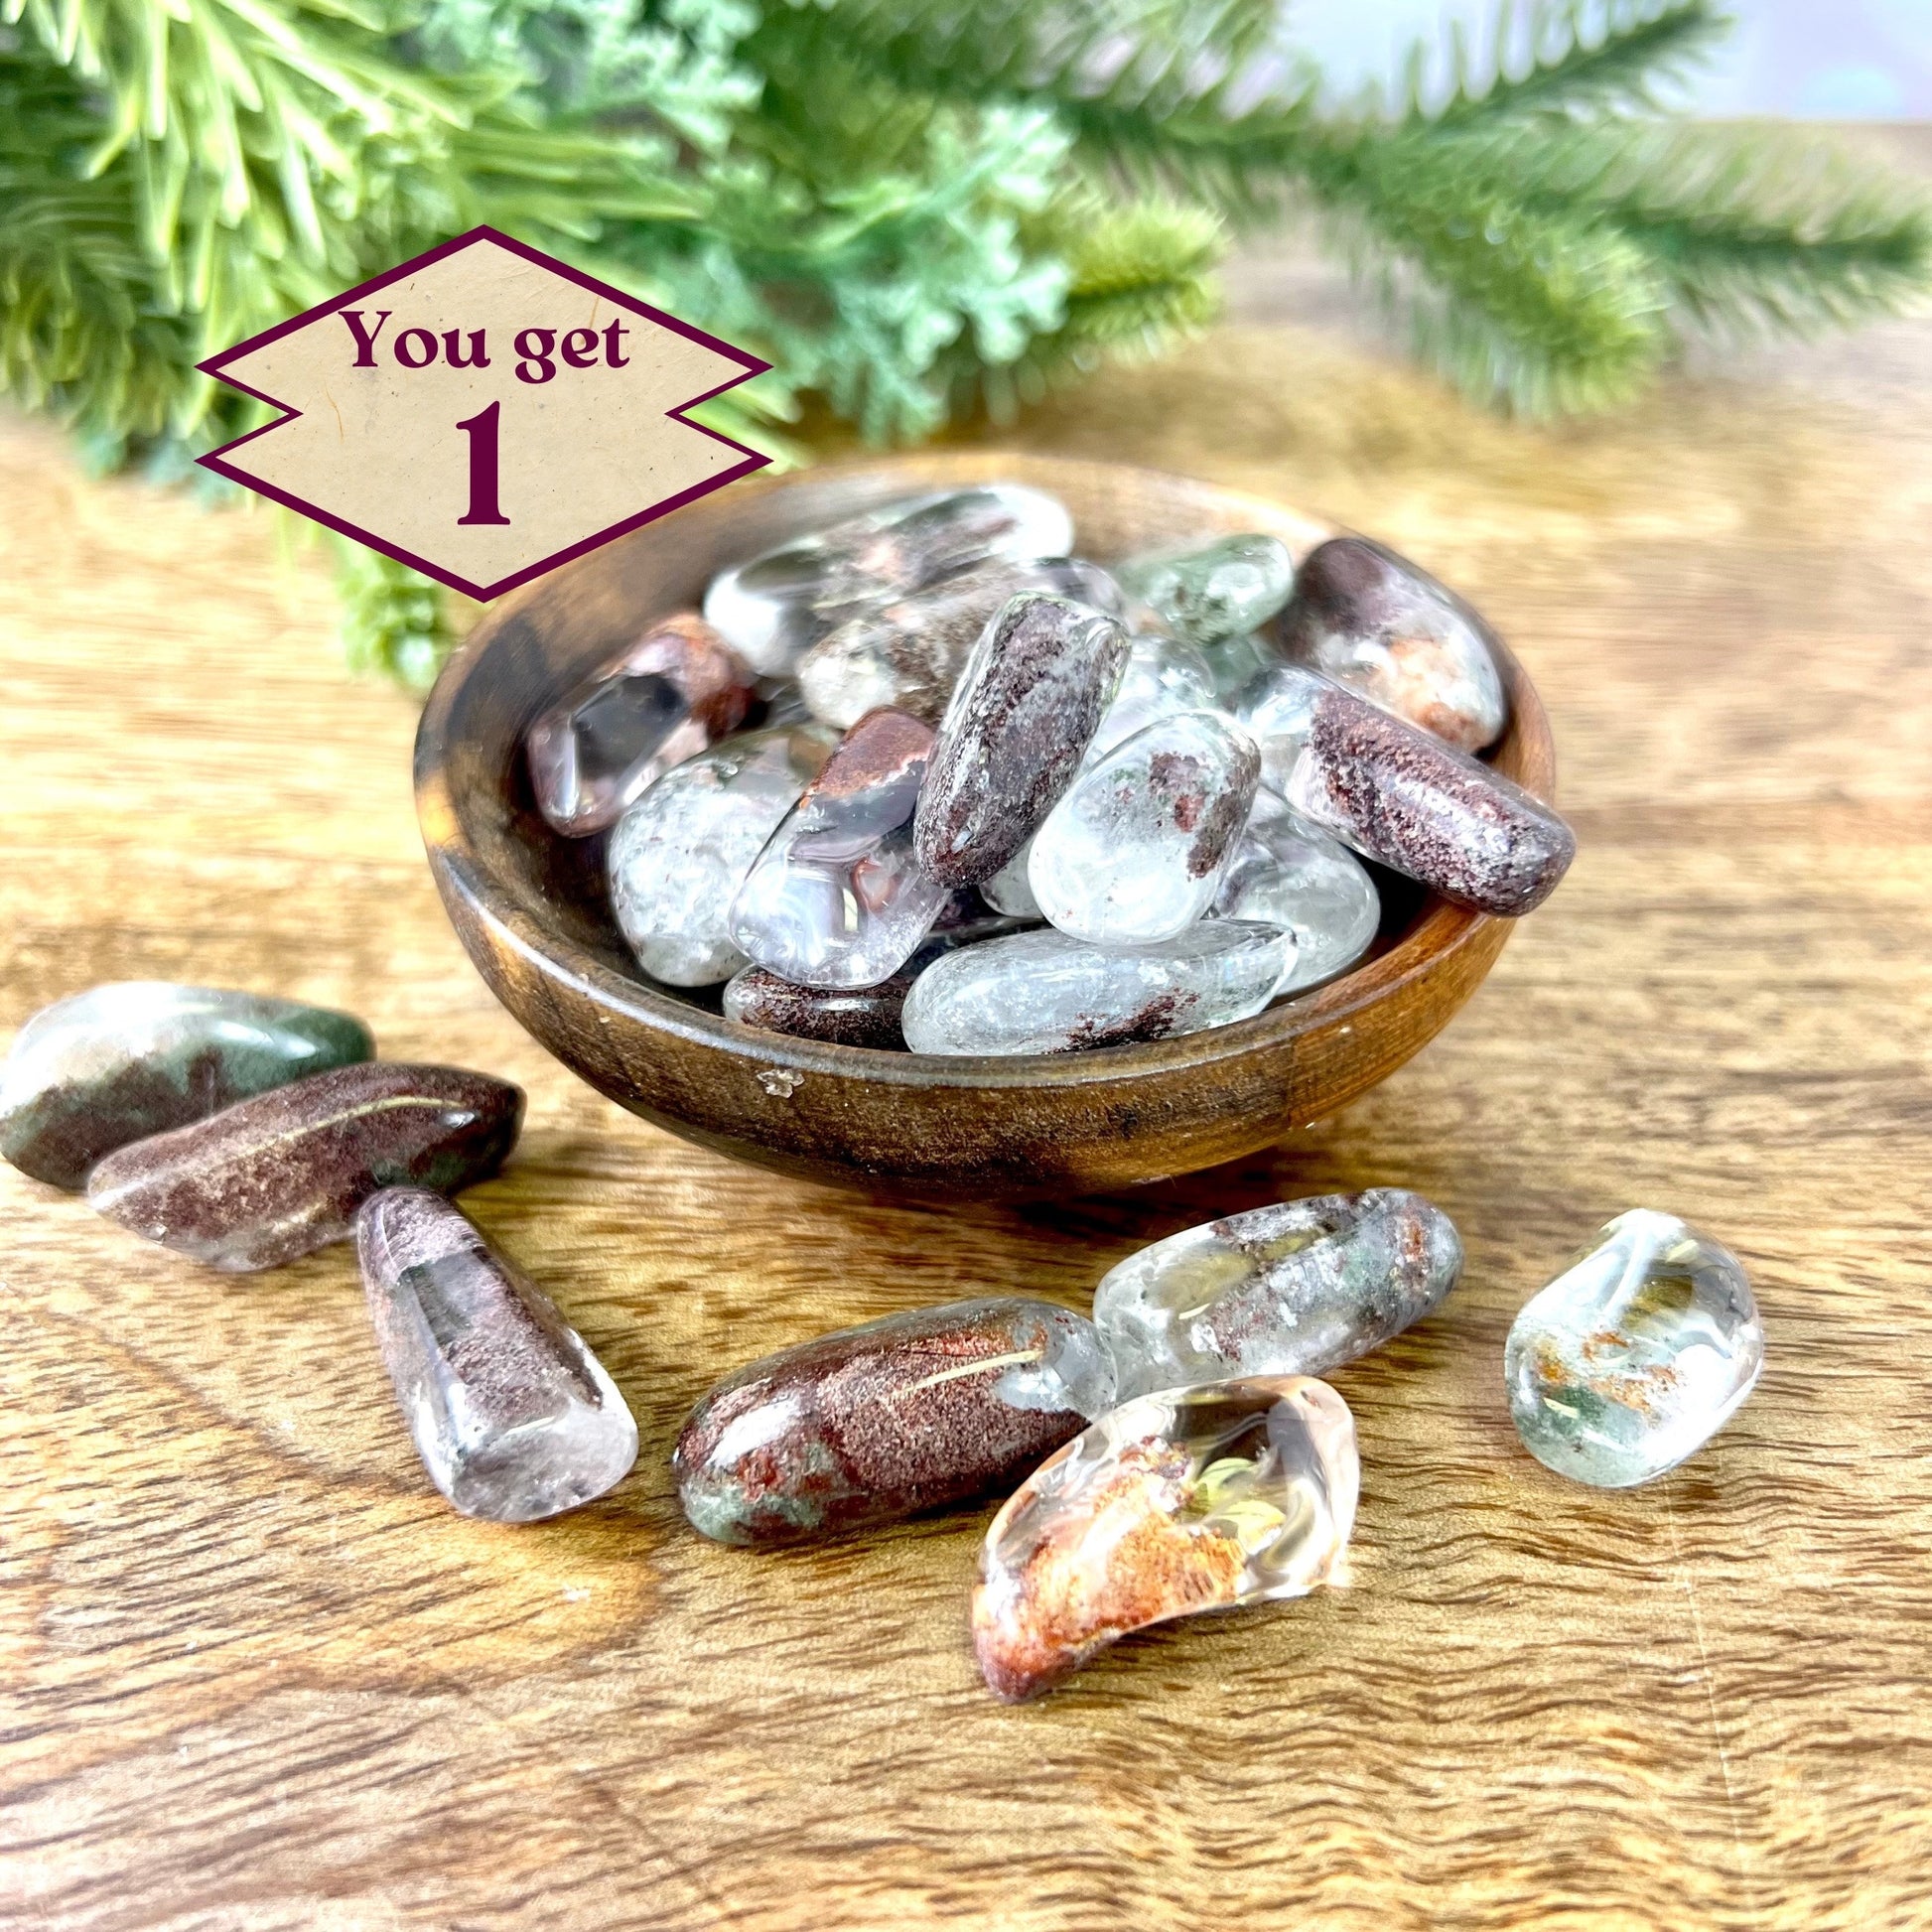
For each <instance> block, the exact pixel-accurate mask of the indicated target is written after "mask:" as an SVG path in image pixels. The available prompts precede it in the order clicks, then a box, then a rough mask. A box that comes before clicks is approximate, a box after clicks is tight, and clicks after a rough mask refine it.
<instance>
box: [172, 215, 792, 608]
mask: <svg viewBox="0 0 1932 1932" xmlns="http://www.w3.org/2000/svg"><path fill="white" fill-rule="evenodd" d="M201 366H202V368H203V369H204V370H205V371H206V372H207V374H209V375H211V376H214V377H216V378H217V379H218V380H220V381H222V382H226V383H228V384H230V385H231V386H232V387H235V388H238V389H242V390H245V391H246V392H247V393H248V394H250V395H252V396H255V397H256V398H258V399H259V400H261V401H263V402H266V403H270V404H272V405H274V406H275V407H277V408H279V409H282V410H285V411H287V412H288V413H287V414H286V415H284V416H282V417H281V418H280V419H279V420H277V421H276V422H273V423H270V424H268V425H267V426H266V427H265V428H263V429H258V430H255V431H254V432H252V433H251V434H250V435H248V436H244V437H241V438H240V439H238V440H237V441H235V442H233V443H230V444H228V445H227V446H226V447H225V448H223V449H220V450H216V451H214V452H213V453H212V454H211V455H209V456H205V457H203V458H202V459H201V460H202V462H203V464H204V465H206V467H207V468H208V469H210V470H212V471H214V472H215V473H216V474H217V475H220V476H224V477H227V478H229V479H230V480H232V481H233V482H235V483H240V484H242V485H243V486H244V487H246V488H248V489H252V490H255V491H256V492H257V493H259V494H261V495H264V496H268V497H271V498H272V499H273V500H275V501H276V502H279V503H283V504H286V505H287V506H288V507H289V508H291V509H296V510H300V511H301V512H302V513H303V514H304V515H306V516H311V517H314V518H315V519H316V520H317V521H318V522H321V523H326V524H328V525H329V526H330V527H331V528H332V529H336V530H340V531H342V532H343V533H344V534H345V536H350V537H354V538H356V539H357V540H359V541H360V542H362V543H365V544H367V545H369V546H370V547H371V548H372V549H376V550H380V551H383V552H384V553H386V554H387V555H389V556H391V557H395V558H397V559H399V560H400V561H401V562H403V563H407V564H413V565H414V566H415V567H416V568H417V569H418V570H421V571H423V572H424V573H426V574H427V575H428V576H431V577H434V578H437V579H439V580H440V581H441V582H443V583H445V584H449V585H452V586H454V587H455V588H456V589H458V590H460V591H465V592H467V593H468V594H469V595H471V596H472V597H478V598H488V597H494V596H496V595H498V594H499V593H500V592H503V591H506V590H508V589H510V588H511V587H512V586H513V585H516V584H520V583H523V582H525V581H526V580H527V579H529V578H531V577H535V576H537V575H539V574H540V573H541V572H543V571H546V570H550V569H553V568H555V567H556V566H557V565H558V564H560V563H562V562H564V561H565V559H566V558H569V557H574V556H578V555H581V554H582V553H583V552H584V551H586V550H591V549H595V548H596V547H597V546H598V545H599V544H602V543H608V542H609V541H610V540H611V539H612V538H613V537H616V536H621V534H622V533H623V532H624V531H625V530H630V529H634V528H636V526H637V525H638V524H640V523H646V522H649V521H650V520H651V519H652V518H653V517H658V516H662V515H664V514H665V513H666V512H667V511H670V510H673V509H676V508H677V507H678V506H679V505H680V504H681V503H687V502H690V501H691V500H692V499H693V498H694V497H697V496H702V495H704V494H706V493H707V492H709V491H711V490H713V489H717V488H719V487H720V486H722V485H723V484H725V483H730V482H732V481H733V480H734V479H735V478H738V477H742V476H745V475H747V474H748V473H749V472H751V471H753V470H757V469H759V468H761V467H762V466H763V465H764V464H765V463H766V462H768V461H769V459H768V458H766V457H763V456H760V455H759V453H758V452H757V451H755V450H749V449H747V448H746V447H745V446H744V445H743V444H740V443H734V442H733V441H732V440H731V439H730V438H729V437H725V436H720V435H719V434H718V433H717V432H716V431H713V430H708V429H704V428H702V427H701V426H699V425H698V424H696V423H693V422H690V421H688V420H686V418H685V416H684V413H683V412H684V411H686V410H688V409H690V408H692V407H694V406H695V405H696V404H697V403H700V402H704V401H706V400H708V399H709V398H710V397H712V396H715V395H717V394H719V393H720V392H721V391H722V390H725V389H729V388H732V387H734V386H735V385H736V384H738V383H740V382H744V381H746V380H747V379H748V378H749V377H751V376H754V375H757V374H759V372H760V371H761V370H763V369H765V368H768V367H769V366H770V365H769V364H768V363H766V362H764V361H761V360H760V359H759V357H758V356H756V355H751V354H748V353H746V351H745V350H743V349H740V348H734V347H733V346H732V345H730V344H729V343H723V342H720V341H718V339H717V338H716V337H713V336H708V335H706V334H705V333H704V332H703V331H702V330H699V329H694V328H693V327H692V326H691V325H690V324H689V323H685V322H680V321H679V320H678V319H677V318H676V317H675V316H669V315H666V314H665V313H664V312H663V311H662V310H659V309H653V308H652V307H650V305H649V304H648V303H644V302H639V301H638V300H637V299H636V298H635V297H634V296H629V295H626V294H624V293H623V292H622V291H621V289H616V288H613V287H612V286H611V285H610V284H609V283H606V282H602V281H599V280H598V279H597V278H596V277H595V276H591V275H586V274H584V273H583V272H582V271H581V270H578V269H575V268H572V267H570V266H569V265H568V264H566V263H564V262H560V261H557V260H555V259H553V258H552V257H551V256H548V255H546V254H544V253H543V252H542V251H541V250H539V249H535V248H531V247H528V246H526V245H525V244H524V243H522V242H519V241H515V240H512V239H511V238H510V237H509V236H508V235H504V234H499V233H497V231H496V230H495V229H493V228H474V229H472V230H471V231H470V232H469V233H468V234H465V235H460V236H459V237H458V238H457V239H456V240H454V241H451V242H446V243H445V244H444V245H443V246H442V247H440V248H433V249H431V250H430V251H429V252H428V253H427V254H423V255H419V256H417V257H416V258H415V259H414V260H413V261H408V262H404V263H403V264H402V265H401V266H400V267H399V268H395V269H392V270H390V271H389V273H388V274H386V275H380V276H377V277H376V278H375V279H374V280H373V281H369V282H364V283H362V284H361V285H360V286H359V287H357V288H353V289H350V290H348V291H346V292H345V294H343V295H339V296H337V297H335V298H334V299H333V300H332V301H329V302H325V303H322V304H321V305H320V306H318V307H316V308H314V309H310V310H308V311H306V312H305V313H304V314H302V315H299V316H296V317H294V318H293V319H292V320H290V321H288V322H285V323H282V324H280V325H279V326H278V327H276V328H274V329H270V330H267V331H265V332H264V333H263V334H262V335H259V336H256V337H253V338H251V339H250V340H249V341H247V342H245V343H241V344H238V345H236V346H235V347H233V348H231V349H228V350H226V351H224V352H223V353H222V354H220V355H216V356H212V357H210V358H209V359H208V360H207V361H206V362H204V363H203V364H202V365H201Z"/></svg>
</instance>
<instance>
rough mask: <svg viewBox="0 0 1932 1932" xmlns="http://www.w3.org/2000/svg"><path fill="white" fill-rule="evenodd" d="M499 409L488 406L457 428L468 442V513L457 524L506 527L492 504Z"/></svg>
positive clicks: (495, 506)
mask: <svg viewBox="0 0 1932 1932" xmlns="http://www.w3.org/2000/svg"><path fill="white" fill-rule="evenodd" d="M502 407H503V405H502V404H501V403H500V402H492V403H491V404H490V405H489V407H488V408H487V409H481V410H479V411H478V412H477V414H476V415H474V416H472V417H471V418H470V420H469V421H468V422H467V423H459V424H457V428H458V429H460V430H462V431H463V432H464V434H465V435H467V436H468V437H469V439H470V510H469V514H468V515H465V516H459V517H458V518H457V521H458V522H459V523H507V522H508V521H509V518H508V517H507V516H505V515H504V514H503V512H502V510H501V509H500V508H498V507H497V503H496V418H497V415H498V413H499V412H500V411H501V409H502Z"/></svg>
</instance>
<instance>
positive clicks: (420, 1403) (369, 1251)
mask: <svg viewBox="0 0 1932 1932" xmlns="http://www.w3.org/2000/svg"><path fill="white" fill-rule="evenodd" d="M355 1245H356V1251H357V1254H358V1256H359V1258H360V1260H361V1264H362V1288H363V1292H364V1294H365V1295H366V1297H367V1299H368V1306H369V1317H370V1319H371V1321H373V1323H374V1324H375V1338H376V1346H377V1348H378V1349H379V1350H380V1351H381V1355H382V1365H383V1367H385V1368H386V1369H387V1370H388V1371H389V1379H390V1380H391V1381H392V1382H393V1383H394V1384H395V1387H396V1400H397V1401H398V1402H399V1403H401V1405H402V1413H403V1418H404V1420H405V1421H406V1422H407V1423H408V1425H409V1434H410V1437H411V1439H412V1440H413V1441H414V1443H415V1445H416V1452H417V1454H418V1455H420V1456H421V1457H422V1458H423V1467H424V1468H425V1469H427V1470H428V1471H429V1479H430V1480H431V1481H432V1482H433V1483H435V1485H436V1486H437V1488H438V1489H439V1490H440V1491H441V1492H442V1493H443V1495H444V1496H445V1497H446V1498H447V1499H448V1500H449V1501H450V1503H451V1504H452V1505H453V1506H454V1507H455V1508H457V1509H458V1510H460V1511H461V1512H462V1513H463V1514H464V1515H465V1516H481V1517H483V1518H485V1519H487V1520H488V1521H490V1522H493V1523H533V1522H536V1521H538V1520H539V1519H540V1518H542V1517H545V1516H555V1515H557V1514H559V1513H560V1512H561V1511H563V1510H566V1509H575V1508H576V1507H577V1506H578V1505H579V1504H580V1503H587V1502H589V1501H590V1500H591V1499H592V1498H593V1497H594V1496H601V1495H603V1494H604V1492H605V1491H606V1490H607V1489H611V1488H613V1487H615V1486H616V1485H617V1484H618V1483H620V1482H621V1481H622V1480H623V1478H624V1476H625V1475H627V1474H628V1473H629V1470H630V1465H631V1464H632V1463H633V1462H635V1461H636V1459H637V1425H636V1424H635V1423H634V1422H633V1421H632V1420H631V1416H630V1411H629V1409H628V1408H627V1407H626V1406H625V1404H624V1399H623V1397H622V1396H621V1395H620V1394H619V1393H618V1388H617V1384H616V1383H614V1382H613V1381H612V1380H611V1378H610V1376H609V1375H607V1374H606V1373H605V1372H604V1367H603V1364H602V1363H600V1362H599V1361H598V1359H597V1357H596V1356H595V1355H593V1354H592V1353H591V1351H590V1350H589V1349H588V1348H587V1347H585V1345H584V1341H583V1337H582V1336H580V1335H579V1334H578V1333H577V1331H576V1330H575V1329H574V1328H572V1327H570V1326H569V1324H568V1323H567V1322H566V1321H565V1320H564V1318H563V1316H562V1315H560V1314H559V1313H558V1312H557V1311H556V1309H555V1308H554V1307H553V1306H552V1304H551V1302H550V1300H549V1298H548V1297H547V1296H545V1295H544V1294H543V1293H542V1291H541V1290H539V1289H538V1288H536V1287H535V1286H534V1285H533V1284H532V1283H531V1282H529V1281H528V1280H526V1279H525V1278H524V1276H523V1275H522V1274H521V1273H520V1272H519V1271H518V1270H517V1269H515V1268H512V1267H511V1266H510V1264H509V1263H508V1262H506V1261H505V1260H503V1258H502V1257H501V1256H500V1255H498V1254H495V1253H493V1252H492V1251H491V1249H490V1248H489V1246H488V1244H487V1243H486V1242H485V1241H484V1240H483V1236H482V1234H481V1233H479V1232H478V1230H477V1228H476V1227H475V1226H474V1225H473V1224H472V1223H471V1221H470V1219H469V1217H468V1216H467V1215H466V1214H464V1213H463V1211H462V1210H461V1209H460V1208H456V1207H452V1206H451V1205H450V1203H449V1202H448V1201H446V1200H445V1199H444V1198H443V1197H442V1195H440V1194H434V1193H430V1192H428V1191H426V1190H425V1189H423V1188H420V1187H385V1188H383V1190H382V1191H381V1192H380V1193H377V1194H372V1195H370V1196H369V1198H368V1199H367V1200H366V1201H364V1202H363V1203H362V1207H361V1211H360V1212H359V1213H358V1214H357V1216H356V1219H355Z"/></svg>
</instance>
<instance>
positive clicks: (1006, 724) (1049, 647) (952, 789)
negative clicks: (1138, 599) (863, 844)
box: [913, 596, 1127, 886]
mask: <svg viewBox="0 0 1932 1932" xmlns="http://www.w3.org/2000/svg"><path fill="white" fill-rule="evenodd" d="M1126 662H1127V633H1126V631H1124V630H1123V629H1122V628H1121V627H1120V625H1119V624H1118V623H1117V622H1116V621H1114V620H1113V619H1112V618H1110V617H1107V616H1105V615H1103V614H1102V613H1100V612H1098V611H1094V610H1092V609H1091V608H1089V607H1088V606H1086V605H1084V604H1074V603H1072V602H1070V601H1069V600H1068V599H1066V598H1060V597H1044V596H1029V597H1016V598H1015V599H1013V601H1012V602H1011V603H1010V604H1008V605H1007V606H1006V607H1005V608H1004V609H1003V610H1002V611H1001V612H1000V614H999V616H998V617H996V618H995V619H994V620H993V621H992V622H991V623H989V624H988V625H987V626H986V629H985V630H984V631H983V632H982V633H981V636H980V640H979V642H978V643H977V644H975V645H974V646H973V655H972V657H971V658H970V659H969V660H968V662H967V665H966V669H965V670H964V671H963V672H962V673H961V674H960V679H959V684H958V687H957V688H956V689H955V690H954V692H953V694H952V701H951V702H950V703H949V704H948V705H947V706H946V715H945V719H944V721H943V722H942V723H941V725H940V727H939V743H938V745H937V746H936V747H935V748H934V751H933V755H932V763H931V765H930V766H929V768H928V770H927V773H926V782H925V787H924V789H923V790H922V791H921V793H920V795H919V810H918V817H917V820H916V821H915V824H914V828H913V838H914V844H915V847H916V850H917V852H918V859H919V865H920V867H921V868H922V870H923V871H924V872H925V874H926V875H927V877H928V878H931V879H936V880H939V881H940V882H941V883H942V884H944V885H947V886H973V885H977V884H978V883H979V882H980V881H981V880H982V879H991V878H992V877H993V875H994V874H995V873H996V872H998V871H999V870H1000V868H1001V867H1002V866H1004V865H1005V864H1006V863H1007V861H1008V860H1009V859H1011V858H1012V857H1013V856H1014V854H1015V853H1017V852H1018V851H1019V850H1020V848H1021V847H1022V846H1023V845H1025V844H1026V842H1027V840H1028V839H1029V838H1031V837H1032V836H1033V834H1034V832H1035V829H1036V828H1037V826H1038V825H1039V823H1040V821H1041V820H1042V819H1043V818H1044V817H1045V816H1046V814H1047V813H1048V812H1049V811H1051V810H1052V808H1053V806H1054V805H1055V804H1056V803H1057V802H1058V800H1059V796H1060V794H1061V793H1062V792H1063V791H1065V789H1066V788H1067V786H1068V785H1069V784H1070V783H1071V782H1072V779H1073V774H1074V773H1075V772H1076V771H1077V770H1078V769H1079V768H1080V760H1081V759H1082V758H1084V757H1085V756H1086V750H1087V746H1088V745H1089V744H1090V743H1091V742H1092V739H1093V734H1094V731H1095V728H1096V727H1097V726H1098V725H1099V723H1100V718H1101V714H1102V713H1103V712H1104V711H1105V710H1106V708H1107V706H1108V705H1109V704H1110V703H1111V702H1112V700H1113V695H1114V691H1115V688H1116V687H1117V686H1118V685H1119V683H1120V676H1121V671H1122V669H1123V667H1124V666H1125V664H1126Z"/></svg>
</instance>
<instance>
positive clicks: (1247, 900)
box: [1214, 791, 1382, 995]
mask: <svg viewBox="0 0 1932 1932" xmlns="http://www.w3.org/2000/svg"><path fill="white" fill-rule="evenodd" d="M1214 912H1215V915H1216V916H1217V917H1220V918H1225V919H1258V920H1261V921H1263V922H1265V923H1267V924H1271V925H1279V926H1286V927H1287V928H1288V930H1289V931H1290V932H1292V933H1293V934H1294V935H1295V964H1294V967H1293V968H1292V969H1291V970H1290V972H1289V975H1288V977H1287V978H1286V979H1285V980H1283V982H1282V983H1281V985H1280V987H1278V988H1277V989H1276V991H1277V994H1278V995H1279V994H1282V993H1299V992H1304V991H1306V990H1307V989H1308V988H1309V987H1311V986H1319V985H1320V984H1321V983H1322V982H1323V981H1324V980H1331V979H1333V978H1334V977H1335V975H1336V974H1338V973H1345V972H1346V971H1347V970H1348V969H1349V967H1351V966H1352V965H1354V963H1355V962H1356V960H1358V959H1359V958H1361V956H1362V954H1363V953H1365V952H1366V951H1367V950H1368V949H1369V947H1370V946H1371V945H1372V944H1373V943H1374V940H1375V934H1376V932H1377V930H1378V929H1379V927H1380V925H1381V921H1382V899H1381V895H1380V894H1379V893H1377V892H1376V890H1375V882H1374V880H1372V879H1371V878H1370V877H1369V876H1368V873H1367V871H1366V869H1365V868H1364V867H1363V865H1362V862H1361V861H1360V860H1359V859H1357V858H1356V857H1355V855H1354V854H1353V853H1352V852H1350V851H1349V850H1348V849H1347V847H1345V846H1344V845H1342V843H1341V842H1340V841H1339V840H1338V839H1332V838H1330V837H1329V836H1328V834H1327V833H1326V832H1323V831H1321V830H1320V829H1319V828H1318V827H1316V826H1313V825H1311V824H1310V823H1309V822H1308V820H1306V819H1304V818H1299V817H1297V815H1296V814H1295V813H1294V812H1292V811H1290V810H1289V808H1288V807H1287V806H1286V805H1284V804H1283V803H1282V802H1281V800H1280V799H1279V798H1276V797H1275V796H1274V795H1273V794H1272V793H1271V792H1266V791H1264V792H1261V793H1259V794H1258V795H1257V796H1256V799H1255V809H1254V812H1253V814H1252V815H1251V816H1250V818H1249V820H1248V829H1247V830H1246V831H1245V832H1244V833H1243V834H1242V836H1241V840H1240V843H1239V844H1238V845H1237V846H1236V848H1235V851H1234V856H1233V858H1232V860H1231V861H1230V863H1229V865H1228V868H1227V871H1226V872H1225V873H1223V874H1222V876H1221V885H1220V890H1219V892H1218V893H1217V894H1216V895H1215V898H1214Z"/></svg>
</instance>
